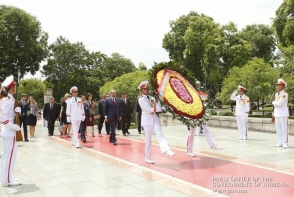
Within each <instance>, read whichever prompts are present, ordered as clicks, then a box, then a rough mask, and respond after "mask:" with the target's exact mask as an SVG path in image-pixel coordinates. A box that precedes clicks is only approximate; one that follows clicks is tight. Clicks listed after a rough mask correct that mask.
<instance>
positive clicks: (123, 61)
mask: <svg viewBox="0 0 294 197" xmlns="http://www.w3.org/2000/svg"><path fill="white" fill-rule="evenodd" d="M101 70H102V71H103V76H104V77H105V81H112V80H114V79H115V78H116V77H119V76H121V75H123V74H126V73H130V72H134V71H136V67H135V65H134V63H133V62H132V61H131V60H130V59H128V58H125V57H124V56H122V55H120V54H119V53H112V54H111V57H107V58H106V59H105V61H103V62H102V64H101Z"/></svg>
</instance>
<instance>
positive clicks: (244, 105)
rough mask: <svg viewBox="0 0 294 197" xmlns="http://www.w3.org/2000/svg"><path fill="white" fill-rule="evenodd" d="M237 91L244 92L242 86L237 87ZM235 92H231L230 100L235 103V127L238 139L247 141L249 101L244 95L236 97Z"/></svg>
mask: <svg viewBox="0 0 294 197" xmlns="http://www.w3.org/2000/svg"><path fill="white" fill-rule="evenodd" d="M238 89H239V90H240V89H243V90H246V89H245V88H244V87H242V86H238ZM236 94H237V91H235V92H233V94H232V95H231V100H235V101H236V117H237V125H238V131H239V133H240V139H242V140H246V139H247V131H248V127H247V121H248V115H249V110H250V99H249V97H248V96H246V95H245V94H243V95H237V96H236Z"/></svg>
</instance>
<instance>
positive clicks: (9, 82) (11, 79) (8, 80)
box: [2, 75, 16, 89]
mask: <svg viewBox="0 0 294 197" xmlns="http://www.w3.org/2000/svg"><path fill="white" fill-rule="evenodd" d="M14 85H16V82H15V81H14V77H13V75H10V76H9V77H7V78H6V79H5V80H4V81H3V83H2V86H4V87H6V88H8V89H10V88H11V87H12V86H14Z"/></svg>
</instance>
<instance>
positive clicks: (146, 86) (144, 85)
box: [138, 81, 148, 90]
mask: <svg viewBox="0 0 294 197" xmlns="http://www.w3.org/2000/svg"><path fill="white" fill-rule="evenodd" d="M143 88H148V81H142V82H141V83H140V84H139V86H138V89H139V90H140V89H143Z"/></svg>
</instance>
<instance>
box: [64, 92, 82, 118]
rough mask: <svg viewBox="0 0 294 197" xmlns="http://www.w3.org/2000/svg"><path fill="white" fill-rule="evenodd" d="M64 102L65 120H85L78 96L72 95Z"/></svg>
mask: <svg viewBox="0 0 294 197" xmlns="http://www.w3.org/2000/svg"><path fill="white" fill-rule="evenodd" d="M76 100H77V101H76ZM66 104H67V106H66V118H67V122H71V121H76V120H77V121H79V120H81V121H84V120H85V112H84V106H83V103H82V100H81V99H80V98H79V97H72V98H70V99H68V100H67V101H66Z"/></svg>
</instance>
